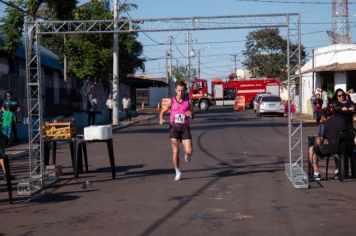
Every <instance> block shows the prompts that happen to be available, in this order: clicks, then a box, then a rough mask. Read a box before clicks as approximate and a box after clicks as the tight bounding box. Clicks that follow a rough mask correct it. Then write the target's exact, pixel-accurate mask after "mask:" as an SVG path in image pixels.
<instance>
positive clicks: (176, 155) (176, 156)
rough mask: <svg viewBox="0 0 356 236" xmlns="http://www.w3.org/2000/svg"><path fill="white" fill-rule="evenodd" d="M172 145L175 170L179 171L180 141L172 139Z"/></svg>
mask: <svg viewBox="0 0 356 236" xmlns="http://www.w3.org/2000/svg"><path fill="white" fill-rule="evenodd" d="M171 144H172V154H173V156H172V159H173V165H174V168H175V169H179V140H177V139H175V138H171Z"/></svg>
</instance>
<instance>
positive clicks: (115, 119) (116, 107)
mask: <svg viewBox="0 0 356 236" xmlns="http://www.w3.org/2000/svg"><path fill="white" fill-rule="evenodd" d="M118 20H119V3H118V0H114V21H115V22H114V31H115V32H114V51H113V73H112V75H113V83H112V93H113V94H112V97H113V102H114V104H113V109H112V111H113V112H112V124H113V125H118V124H119V33H118Z"/></svg>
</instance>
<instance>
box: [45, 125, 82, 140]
mask: <svg viewBox="0 0 356 236" xmlns="http://www.w3.org/2000/svg"><path fill="white" fill-rule="evenodd" d="M74 135H75V129H74V121H71V122H46V123H45V124H44V125H43V138H45V139H63V138H64V139H70V138H73V137H74Z"/></svg>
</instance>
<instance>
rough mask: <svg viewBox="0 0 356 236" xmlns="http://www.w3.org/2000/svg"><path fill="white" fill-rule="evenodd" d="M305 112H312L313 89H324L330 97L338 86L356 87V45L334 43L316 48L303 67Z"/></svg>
mask: <svg viewBox="0 0 356 236" xmlns="http://www.w3.org/2000/svg"><path fill="white" fill-rule="evenodd" d="M301 73H302V90H301V91H302V100H303V113H308V114H311V113H312V107H311V104H310V102H309V99H310V97H311V95H312V91H315V90H317V89H323V90H324V91H327V93H328V97H329V98H330V97H331V96H332V94H333V93H334V91H335V90H336V89H338V88H341V89H343V90H344V91H347V90H349V89H351V88H353V89H356V45H355V44H334V45H330V46H326V47H321V48H318V49H315V50H314V55H312V59H311V60H310V61H308V62H307V63H306V64H305V65H304V66H303V67H302V69H301Z"/></svg>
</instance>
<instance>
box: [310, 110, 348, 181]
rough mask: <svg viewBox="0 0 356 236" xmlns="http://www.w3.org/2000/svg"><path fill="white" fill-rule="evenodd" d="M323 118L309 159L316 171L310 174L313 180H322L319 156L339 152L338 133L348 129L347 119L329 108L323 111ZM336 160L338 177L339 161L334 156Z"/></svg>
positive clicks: (323, 156) (336, 174) (336, 175)
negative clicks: (336, 114) (325, 141)
mask: <svg viewBox="0 0 356 236" xmlns="http://www.w3.org/2000/svg"><path fill="white" fill-rule="evenodd" d="M321 120H322V121H323V122H322V123H321V124H320V125H319V131H318V137H317V138H316V144H315V145H314V146H311V147H310V148H309V160H310V162H311V163H312V166H313V169H314V173H313V174H312V175H311V176H310V179H311V180H318V181H319V180H321V175H320V172H319V165H318V158H325V157H327V156H332V155H335V157H336V154H338V150H337V134H338V132H339V131H342V130H345V129H346V123H345V120H344V119H343V118H341V117H339V116H335V115H334V114H333V112H332V111H330V110H328V109H327V108H324V109H322V111H321ZM325 139H327V140H328V143H327V144H325V143H324V140H325ZM334 161H335V166H336V170H335V176H334V178H335V179H337V178H338V176H339V175H338V170H339V161H338V159H337V158H334Z"/></svg>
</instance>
